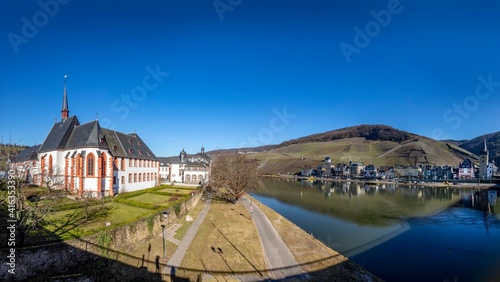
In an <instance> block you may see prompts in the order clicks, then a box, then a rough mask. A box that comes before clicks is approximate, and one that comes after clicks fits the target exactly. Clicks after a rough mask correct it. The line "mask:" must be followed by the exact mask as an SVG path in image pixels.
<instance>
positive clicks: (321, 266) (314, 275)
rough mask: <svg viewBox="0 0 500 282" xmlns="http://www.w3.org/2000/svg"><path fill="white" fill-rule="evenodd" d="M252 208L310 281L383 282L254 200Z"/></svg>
mask: <svg viewBox="0 0 500 282" xmlns="http://www.w3.org/2000/svg"><path fill="white" fill-rule="evenodd" d="M253 204H254V205H258V207H259V209H260V210H261V211H262V212H263V213H264V214H265V216H266V217H267V218H268V219H269V221H270V222H271V224H272V225H273V227H274V228H275V229H276V231H278V233H279V235H280V236H281V237H282V239H283V241H284V242H285V243H286V245H287V246H288V248H289V249H290V251H291V252H292V254H293V256H294V257H295V259H296V260H297V262H298V263H299V265H300V266H301V267H302V268H303V269H304V270H305V271H306V272H307V273H308V275H309V276H310V281H383V280H382V279H380V278H378V277H376V276H375V275H373V274H372V273H370V272H369V271H367V270H366V269H365V268H363V267H362V266H360V265H358V264H356V263H354V262H352V261H350V260H349V259H348V258H347V257H345V256H343V255H341V254H340V253H338V252H337V251H335V250H332V249H331V248H329V247H328V246H326V245H325V244H323V243H322V242H321V241H319V240H318V239H316V238H314V236H313V235H312V234H308V233H307V232H305V231H304V230H303V229H301V228H300V227H298V226H297V225H295V224H294V223H292V222H291V221H289V220H287V219H286V218H284V217H283V216H281V215H280V214H278V213H277V212H275V211H274V210H273V209H271V208H269V207H267V206H266V205H264V204H262V203H261V202H259V201H258V200H256V199H255V198H254V199H253Z"/></svg>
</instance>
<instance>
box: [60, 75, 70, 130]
mask: <svg viewBox="0 0 500 282" xmlns="http://www.w3.org/2000/svg"><path fill="white" fill-rule="evenodd" d="M66 77H68V75H67V74H65V75H64V96H63V104H62V110H61V118H62V120H63V121H65V120H66V119H67V118H68V115H69V109H68V96H67V93H66Z"/></svg>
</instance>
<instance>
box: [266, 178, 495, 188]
mask: <svg viewBox="0 0 500 282" xmlns="http://www.w3.org/2000/svg"><path fill="white" fill-rule="evenodd" d="M263 177H268V178H283V179H289V180H292V179H293V180H307V181H310V180H311V179H312V180H313V181H324V182H341V183H342V182H343V183H347V182H349V183H361V184H366V185H398V186H407V187H411V186H423V187H436V188H460V189H461V188H467V189H481V190H482V189H490V188H494V187H498V184H492V183H462V182H453V183H452V182H450V183H446V182H420V183H410V182H407V183H405V182H394V181H386V180H366V179H334V178H323V177H312V178H311V177H305V176H295V175H287V174H280V175H263Z"/></svg>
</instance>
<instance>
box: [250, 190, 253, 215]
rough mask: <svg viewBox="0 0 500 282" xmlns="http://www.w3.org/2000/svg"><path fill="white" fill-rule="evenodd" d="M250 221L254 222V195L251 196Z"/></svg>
mask: <svg viewBox="0 0 500 282" xmlns="http://www.w3.org/2000/svg"><path fill="white" fill-rule="evenodd" d="M250 220H253V195H252V194H250Z"/></svg>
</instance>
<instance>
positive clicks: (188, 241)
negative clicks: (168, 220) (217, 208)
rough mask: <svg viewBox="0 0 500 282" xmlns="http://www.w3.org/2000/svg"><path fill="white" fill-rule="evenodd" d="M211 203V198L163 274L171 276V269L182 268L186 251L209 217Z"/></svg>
mask: <svg viewBox="0 0 500 282" xmlns="http://www.w3.org/2000/svg"><path fill="white" fill-rule="evenodd" d="M210 203H211V200H210V198H208V199H207V201H206V202H205V206H204V207H203V209H202V210H201V212H200V214H199V215H198V217H197V218H196V219H195V221H193V224H192V225H191V226H190V227H189V229H188V231H187V232H186V235H184V238H182V241H181V242H180V244H179V247H177V250H176V251H175V253H174V254H173V255H172V257H171V258H170V259H169V260H168V263H167V266H166V267H165V268H164V269H163V274H167V275H169V274H170V269H171V267H179V266H181V263H182V259H183V258H184V255H185V254H186V251H187V250H188V248H189V245H190V244H191V241H193V239H194V236H195V235H196V232H198V228H200V225H201V223H202V222H203V220H204V219H205V216H206V215H207V212H208V209H209V208H210Z"/></svg>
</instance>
